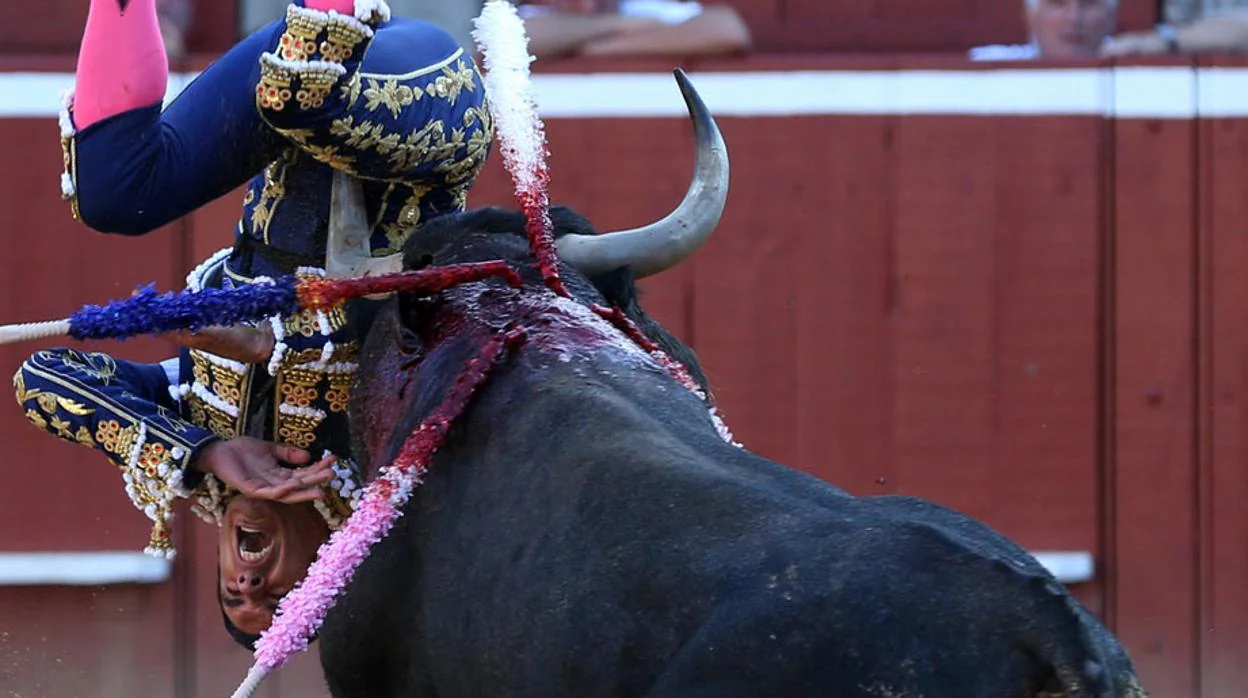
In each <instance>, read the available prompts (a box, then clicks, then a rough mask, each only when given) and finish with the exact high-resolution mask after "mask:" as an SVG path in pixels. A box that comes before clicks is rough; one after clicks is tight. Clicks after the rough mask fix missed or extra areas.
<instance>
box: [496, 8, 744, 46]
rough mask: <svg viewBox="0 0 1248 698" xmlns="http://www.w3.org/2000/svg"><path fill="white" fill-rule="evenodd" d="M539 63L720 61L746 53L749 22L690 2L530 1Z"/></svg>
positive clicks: (524, 11) (528, 18)
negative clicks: (565, 59) (667, 58)
mask: <svg viewBox="0 0 1248 698" xmlns="http://www.w3.org/2000/svg"><path fill="white" fill-rule="evenodd" d="M520 12H521V15H522V16H523V17H524V18H525V26H526V28H527V29H528V33H529V40H530V48H529V50H530V52H531V53H532V54H533V55H534V56H536V57H537V58H539V59H541V58H552V57H560V56H578V55H579V56H645V55H684V56H690V55H722V54H731V53H739V52H743V51H747V50H749V48H750V44H751V37H750V31H749V28H748V27H746V25H745V21H744V20H743V19H742V18H741V16H740V15H739V14H738V13H737V12H736V10H734V9H733V8H731V7H728V6H726V5H704V4H702V3H700V2H690V1H686V0H530V1H529V2H523V3H521V4H520Z"/></svg>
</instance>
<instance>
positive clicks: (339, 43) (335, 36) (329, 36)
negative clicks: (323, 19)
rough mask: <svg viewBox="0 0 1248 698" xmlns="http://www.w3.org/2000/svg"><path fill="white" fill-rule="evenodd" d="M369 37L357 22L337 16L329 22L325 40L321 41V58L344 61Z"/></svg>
mask: <svg viewBox="0 0 1248 698" xmlns="http://www.w3.org/2000/svg"><path fill="white" fill-rule="evenodd" d="M368 38H369V35H368V34H367V33H365V31H362V30H361V27H360V26H359V25H358V24H356V23H355V22H353V21H348V20H346V19H345V18H343V20H338V19H337V18H335V20H334V21H331V22H330V23H329V27H327V30H326V37H325V40H324V41H322V42H321V46H320V49H321V60H325V61H331V62H334V63H342V62H343V61H345V60H347V59H348V58H350V57H351V54H352V53H353V52H354V50H355V47H356V46H359V45H360V44H361V43H363V42H364V41H365V40H366V39H368Z"/></svg>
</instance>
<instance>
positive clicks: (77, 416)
mask: <svg viewBox="0 0 1248 698" xmlns="http://www.w3.org/2000/svg"><path fill="white" fill-rule="evenodd" d="M167 366H168V368H167ZM169 370H174V369H173V367H172V366H171V365H169V364H140V363H133V362H129V361H122V360H119V359H115V358H113V357H111V356H109V355H107V354H102V353H96V352H82V351H78V350H74V349H64V348H60V349H47V350H43V351H39V352H36V353H35V354H33V355H31V356H30V357H29V358H28V359H26V361H25V362H24V363H22V365H21V367H20V368H19V369H18V370H17V373H16V374H15V375H14V376H13V388H14V391H15V394H16V398H17V402H18V404H19V405H21V407H22V409H24V410H25V413H26V418H27V419H29V420H30V422H31V423H32V424H34V425H35V426H36V427H38V428H40V429H42V430H43V431H46V432H48V433H50V434H52V435H53V436H56V437H57V438H60V439H62V440H64V441H69V442H71V443H77V444H81V445H83V446H86V447H87V448H91V449H93V450H96V451H99V452H100V453H102V454H104V455H105V456H106V457H107V458H108V459H109V460H110V461H112V463H113V465H115V466H117V468H118V469H120V470H121V473H122V478H123V479H124V480H125V483H126V494H128V495H129V496H130V501H131V502H132V503H133V504H134V506H135V507H136V508H138V509H139V510H140V511H142V512H143V513H144V514H146V515H147V517H148V518H149V519H151V520H152V522H153V529H152V535H151V539H150V540H149V542H148V549H147V551H146V552H149V553H151V554H155V555H163V556H167V555H168V554H169V553H170V552H171V551H172V550H173V546H172V541H171V540H170V537H169V534H170V531H169V526H168V524H169V519H170V518H171V517H172V505H173V501H174V499H175V498H177V497H188V496H190V495H191V493H192V492H193V491H194V490H195V488H196V487H197V486H198V485H199V483H200V481H201V480H202V476H201V475H200V474H199V473H198V472H197V471H196V470H195V469H194V468H189V467H188V466H189V464H190V463H192V462H194V459H195V458H196V457H197V456H198V454H199V452H200V451H201V450H202V449H203V448H204V447H205V446H207V445H208V444H209V443H212V442H213V441H215V440H217V437H216V435H215V434H214V433H213V432H211V431H210V430H208V429H203V428H200V427H197V426H195V425H193V424H191V423H189V422H187V421H185V420H183V419H181V418H180V417H179V416H178V413H177V407H176V404H175V403H174V401H173V398H172V396H171V395H170V393H169V386H170V376H169V375H168V371H169Z"/></svg>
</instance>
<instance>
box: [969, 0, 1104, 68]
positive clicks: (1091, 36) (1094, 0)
mask: <svg viewBox="0 0 1248 698" xmlns="http://www.w3.org/2000/svg"><path fill="white" fill-rule="evenodd" d="M1022 1H1023V3H1024V10H1025V12H1026V20H1027V31H1028V33H1029V34H1030V35H1031V41H1030V42H1029V43H1026V44H1015V45H992V46H977V47H975V48H973V49H971V52H970V58H971V60H977V61H1004V60H1032V59H1037V58H1057V59H1073V58H1095V57H1096V56H1098V55H1099V54H1100V51H1101V49H1102V47H1103V46H1104V45H1105V42H1106V41H1107V40H1108V39H1109V37H1110V35H1111V34H1112V33H1113V31H1114V21H1115V19H1116V16H1117V12H1118V0H1022Z"/></svg>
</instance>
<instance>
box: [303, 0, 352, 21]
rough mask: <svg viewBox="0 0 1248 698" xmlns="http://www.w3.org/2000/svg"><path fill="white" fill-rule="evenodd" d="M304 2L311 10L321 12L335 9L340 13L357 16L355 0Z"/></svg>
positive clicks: (311, 0) (307, 0) (312, 0)
mask: <svg viewBox="0 0 1248 698" xmlns="http://www.w3.org/2000/svg"><path fill="white" fill-rule="evenodd" d="M303 4H304V7H307V8H308V9H309V10H320V11H321V12H329V11H330V10H333V11H334V12H337V13H338V14H340V15H347V16H348V17H353V16H355V0H306V2H304V3H303Z"/></svg>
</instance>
